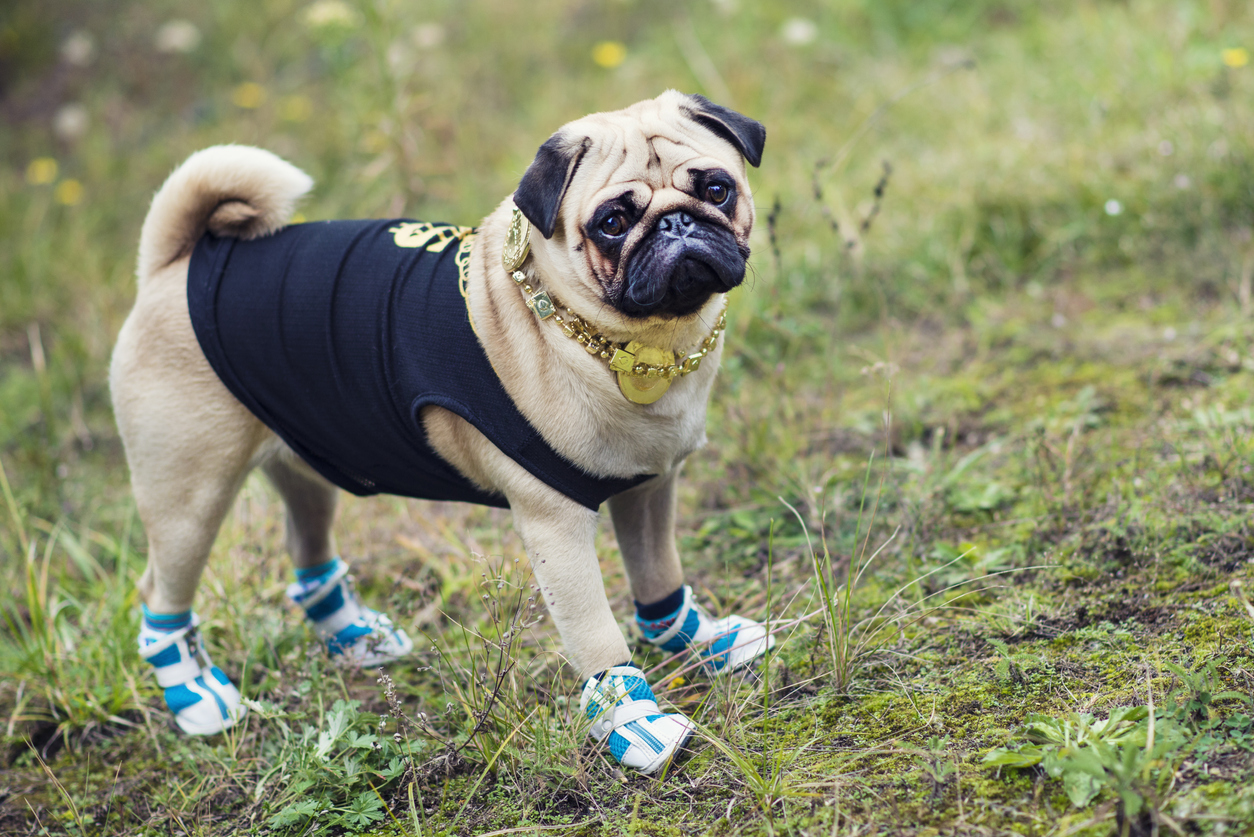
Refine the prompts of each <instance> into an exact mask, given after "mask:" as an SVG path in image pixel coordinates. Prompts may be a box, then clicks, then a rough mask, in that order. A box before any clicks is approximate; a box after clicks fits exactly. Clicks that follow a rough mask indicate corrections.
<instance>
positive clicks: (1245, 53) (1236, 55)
mask: <svg viewBox="0 0 1254 837" xmlns="http://www.w3.org/2000/svg"><path fill="white" fill-rule="evenodd" d="M1220 54H1221V55H1222V56H1223V59H1224V64H1225V65H1227V66H1229V67H1244V66H1245V65H1246V64H1248V63H1250V52H1249V50H1247V49H1246V48H1245V47H1234V48H1233V49H1225V50H1224V51H1223V52H1222V53H1220Z"/></svg>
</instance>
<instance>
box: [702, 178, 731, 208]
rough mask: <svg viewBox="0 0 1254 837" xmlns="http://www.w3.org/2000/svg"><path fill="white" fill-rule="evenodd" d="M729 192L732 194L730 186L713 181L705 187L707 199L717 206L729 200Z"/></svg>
mask: <svg viewBox="0 0 1254 837" xmlns="http://www.w3.org/2000/svg"><path fill="white" fill-rule="evenodd" d="M728 194H730V192H729V190H728V188H727V187H726V186H724V185H723V184H722V183H711V184H710V185H709V186H706V187H705V199H706V200H707V201H709V202H710V203H712V204H714V205H715V206H718V205H719V204H721V203H722V202H723V201H725V200H727V195H728Z"/></svg>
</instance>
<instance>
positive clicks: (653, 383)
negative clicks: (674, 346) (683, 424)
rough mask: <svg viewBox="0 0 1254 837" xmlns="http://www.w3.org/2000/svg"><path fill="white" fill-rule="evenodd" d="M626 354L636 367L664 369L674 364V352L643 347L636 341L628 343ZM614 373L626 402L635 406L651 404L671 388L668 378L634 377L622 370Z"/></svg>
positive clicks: (653, 347)
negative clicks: (631, 358)
mask: <svg viewBox="0 0 1254 837" xmlns="http://www.w3.org/2000/svg"><path fill="white" fill-rule="evenodd" d="M626 352H627V354H629V355H631V356H632V357H633V358H634V365H637V366H639V365H644V366H652V367H665V366H672V365H673V364H674V363H675V353H674V352H672V351H670V350H669V349H659V348H657V347H655V346H645V345H644V344H642V343H640V341H638V340H633V341H631V342H630V343H628V344H627V348H626ZM616 371H617V372H618V388H619V389H621V390H622V391H623V395H625V396H626V397H627V400H628V401H631V402H632V403H635V404H652V403H653V402H654V401H657V400H658V399H659V398H661V397H662V396H663V395H665V394H666V391H667V390H668V389H670V388H671V379H670V378H663V377H656V378H650V377H648V376H647V375H634V374H632V373H631V372H627V371H624V370H622V369H618V370H616Z"/></svg>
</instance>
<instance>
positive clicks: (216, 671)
mask: <svg viewBox="0 0 1254 837" xmlns="http://www.w3.org/2000/svg"><path fill="white" fill-rule="evenodd" d="M209 673H210V674H212V675H213V679H214V680H217V681H218V682H219V683H221V684H222V685H223V686H229V685H231V681H230V680H228V679H227V676H226V675H225V674H223V673H222V669H220V668H218V667H217V666H214V667H213V668H211V669H209Z"/></svg>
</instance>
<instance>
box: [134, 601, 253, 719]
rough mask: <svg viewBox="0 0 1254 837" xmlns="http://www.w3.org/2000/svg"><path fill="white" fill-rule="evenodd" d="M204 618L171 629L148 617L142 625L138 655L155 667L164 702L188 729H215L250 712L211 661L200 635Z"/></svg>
mask: <svg viewBox="0 0 1254 837" xmlns="http://www.w3.org/2000/svg"><path fill="white" fill-rule="evenodd" d="M199 624H200V618H199V617H198V616H196V614H194V613H193V614H192V616H191V621H190V622H189V623H188V624H187V625H185V626H184V627H182V628H178V629H177V630H173V631H159V630H156V629H155V628H152V627H150V626H149V625H148V624H147V623H146V622H145V623H144V624H143V625H142V626H141V627H140V629H139V655H140V656H141V657H143V658H144V659H145V660H147V661H148V662H149V663H151V664H152V665H153V667H154V668H155V669H156V671H157V684H158V685H159V686H161V688H163V689H165V703H166V706H168V707H170V711H171V712H173V713H174V721H175V723H177V724H178V725H179V729H181V730H183V732H185V733H187V734H188V735H213V734H214V733H218V732H222V731H223V730H226V729H229V728H231V727H233V726H235V724H237V723H239V722H240V721H241V720H242V719H243V718H244V716H245V715H247V714H248V707H247V706H244V705H243V703H241V702H240V694H239V690H238V689H236V688H235V685H234V684H233V683H231V681H230V680H228V679H227V676H226V675H225V674H223V673H222V669H220V668H218V667H217V666H215V665H214V664H213V661H212V660H210V659H209V655H208V653H206V652H205V647H204V644H203V643H202V642H201V641H200V632H199V631H197V630H196V626H197V625H199Z"/></svg>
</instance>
